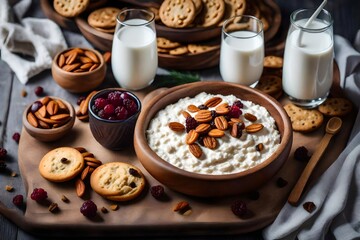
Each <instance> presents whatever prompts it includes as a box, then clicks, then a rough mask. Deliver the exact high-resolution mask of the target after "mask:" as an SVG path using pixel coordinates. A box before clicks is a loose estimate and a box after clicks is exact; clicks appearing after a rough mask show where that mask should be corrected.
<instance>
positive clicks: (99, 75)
mask: <svg viewBox="0 0 360 240" xmlns="http://www.w3.org/2000/svg"><path fill="white" fill-rule="evenodd" d="M72 49H73V48H69V49H66V50H64V51H62V52H59V53H58V54H57V55H56V56H55V58H54V60H53V63H52V66H51V73H52V76H53V78H54V80H55V82H56V83H57V84H58V85H60V86H61V87H62V88H64V89H66V90H68V91H69V92H73V93H83V92H88V91H91V90H93V89H95V88H96V87H97V86H99V85H100V84H101V83H102V82H103V81H104V79H105V75H106V63H105V61H104V58H103V56H102V55H101V54H100V53H99V52H98V51H96V50H94V49H89V48H81V49H82V50H84V51H91V52H93V53H95V54H96V56H97V58H98V61H99V65H98V67H97V68H95V69H94V70H92V71H89V70H86V71H84V72H74V71H71V72H70V71H65V70H64V69H62V68H60V67H59V64H58V63H59V57H60V55H62V54H64V53H66V52H68V51H70V50H72ZM77 62H79V61H77ZM81 64H83V63H81ZM79 68H80V66H79V67H78V68H76V69H79Z"/></svg>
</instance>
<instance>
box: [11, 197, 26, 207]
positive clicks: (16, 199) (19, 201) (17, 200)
mask: <svg viewBox="0 0 360 240" xmlns="http://www.w3.org/2000/svg"><path fill="white" fill-rule="evenodd" d="M12 202H13V204H14V205H15V206H17V207H22V205H23V203H24V197H23V195H20V194H19V195H16V196H15V197H14V198H13V200H12Z"/></svg>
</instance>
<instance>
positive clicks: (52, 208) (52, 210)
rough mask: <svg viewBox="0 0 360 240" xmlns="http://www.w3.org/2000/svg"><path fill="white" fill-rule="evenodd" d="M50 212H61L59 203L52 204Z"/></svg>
mask: <svg viewBox="0 0 360 240" xmlns="http://www.w3.org/2000/svg"><path fill="white" fill-rule="evenodd" d="M48 209H49V212H51V213H56V212H57V211H59V205H58V204H57V203H54V202H53V203H51V204H50V206H49V208H48Z"/></svg>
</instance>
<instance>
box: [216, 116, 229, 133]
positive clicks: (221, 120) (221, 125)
mask: <svg viewBox="0 0 360 240" xmlns="http://www.w3.org/2000/svg"><path fill="white" fill-rule="evenodd" d="M214 123H215V126H216V128H217V129H220V130H226V129H227V128H228V126H229V124H228V122H227V120H226V118H225V117H224V116H218V117H216V118H215V119H214Z"/></svg>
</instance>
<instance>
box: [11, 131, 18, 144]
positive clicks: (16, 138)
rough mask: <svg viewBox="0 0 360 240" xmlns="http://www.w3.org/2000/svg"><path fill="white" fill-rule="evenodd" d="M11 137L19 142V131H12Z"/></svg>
mask: <svg viewBox="0 0 360 240" xmlns="http://www.w3.org/2000/svg"><path fill="white" fill-rule="evenodd" d="M12 139H13V140H14V141H15V142H17V143H19V141H20V133H18V132H16V133H14V134H13V136H12Z"/></svg>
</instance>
